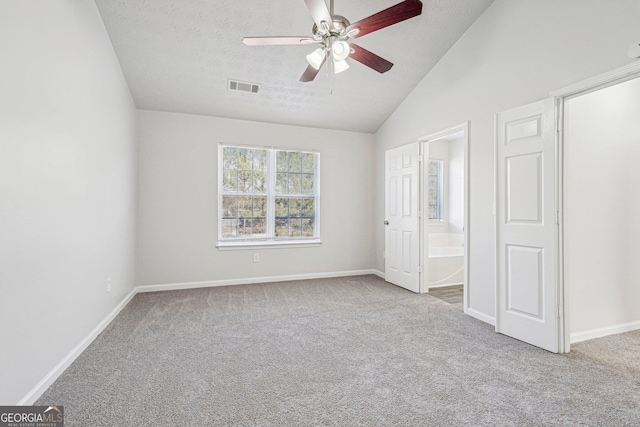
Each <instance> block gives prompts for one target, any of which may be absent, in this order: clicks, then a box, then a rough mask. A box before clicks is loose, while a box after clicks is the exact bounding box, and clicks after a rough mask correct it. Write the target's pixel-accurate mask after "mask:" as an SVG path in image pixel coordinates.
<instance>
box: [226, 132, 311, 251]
mask: <svg viewBox="0 0 640 427" xmlns="http://www.w3.org/2000/svg"><path fill="white" fill-rule="evenodd" d="M225 147H235V148H246V149H250V150H266V151H267V192H266V194H265V195H266V197H267V203H266V204H267V208H266V209H267V212H266V230H267V233H266V234H267V237H234V238H223V237H222V197H223V196H225V195H230V194H228V193H225V192H224V191H223V183H224V178H223V175H224V155H223V150H224V148H225ZM278 151H288V152H296V153H309V154H313V155H314V160H315V174H314V182H313V188H314V221H313V225H314V237H297V238H291V237H276V235H275V232H276V230H275V227H276V209H275V200H276V197H279V196H285V197H291V198H296V197H305V196H306V197H308V196H309V195H307V194H282V195H281V194H276V192H275V187H276V173H277V165H276V161H277V156H276V153H277V152H278ZM217 215H218V242H217V244H216V247H217V248H218V249H219V250H241V249H251V248H260V247H265V248H269V247H272V248H278V247H280V248H290V247H314V246H319V245H320V244H322V241H321V240H320V152H319V151H316V150H309V149H297V148H280V147H267V146H258V145H249V144H229V143H219V144H218V206H217Z"/></svg>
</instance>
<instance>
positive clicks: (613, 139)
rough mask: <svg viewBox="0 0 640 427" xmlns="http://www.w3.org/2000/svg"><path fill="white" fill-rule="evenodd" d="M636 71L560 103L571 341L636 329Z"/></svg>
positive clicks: (639, 229)
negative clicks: (629, 77)
mask: <svg viewBox="0 0 640 427" xmlns="http://www.w3.org/2000/svg"><path fill="white" fill-rule="evenodd" d="M638 117H640V77H636V78H635V79H633V80H628V81H624V82H621V83H617V84H614V85H611V86H607V87H604V88H599V89H598V90H595V91H591V92H589V93H584V94H580V95H578V96H575V97H571V98H568V99H565V101H564V142H563V159H564V161H563V189H562V191H563V207H564V220H563V222H564V227H563V229H564V230H563V231H564V232H563V239H564V282H565V293H566V294H567V296H568V302H569V304H568V305H569V307H568V308H569V310H568V312H569V313H568V314H569V332H570V340H571V343H576V342H580V341H584V340H588V339H592V338H598V337H602V336H606V335H611V334H615V333H620V332H628V331H632V330H636V329H640V286H639V284H640V264H638V262H637V260H638V259H639V257H640V225H638V221H637V218H638V217H640V198H638V187H637V184H638V182H640V169H638V167H637V159H638V157H640V127H639V126H638Z"/></svg>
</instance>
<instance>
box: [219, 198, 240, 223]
mask: <svg viewBox="0 0 640 427" xmlns="http://www.w3.org/2000/svg"><path fill="white" fill-rule="evenodd" d="M237 217H238V198H237V197H235V196H224V197H222V218H237Z"/></svg>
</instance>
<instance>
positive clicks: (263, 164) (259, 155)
mask: <svg viewBox="0 0 640 427" xmlns="http://www.w3.org/2000/svg"><path fill="white" fill-rule="evenodd" d="M253 170H254V171H266V170H267V150H253Z"/></svg>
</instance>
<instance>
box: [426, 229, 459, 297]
mask: <svg viewBox="0 0 640 427" xmlns="http://www.w3.org/2000/svg"><path fill="white" fill-rule="evenodd" d="M434 237H435V238H434V239H431V238H430V239H429V261H428V262H429V270H428V272H429V280H428V282H427V283H428V286H429V287H430V288H437V287H441V286H452V285H461V284H463V283H464V246H462V245H461V244H457V243H458V242H460V240H461V239H459V237H458V236H457V235H456V236H453V237H447V238H446V239H445V238H443V236H442V235H439V236H434ZM438 243H439V244H438ZM451 243H454V245H451ZM443 244H444V245H443Z"/></svg>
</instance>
